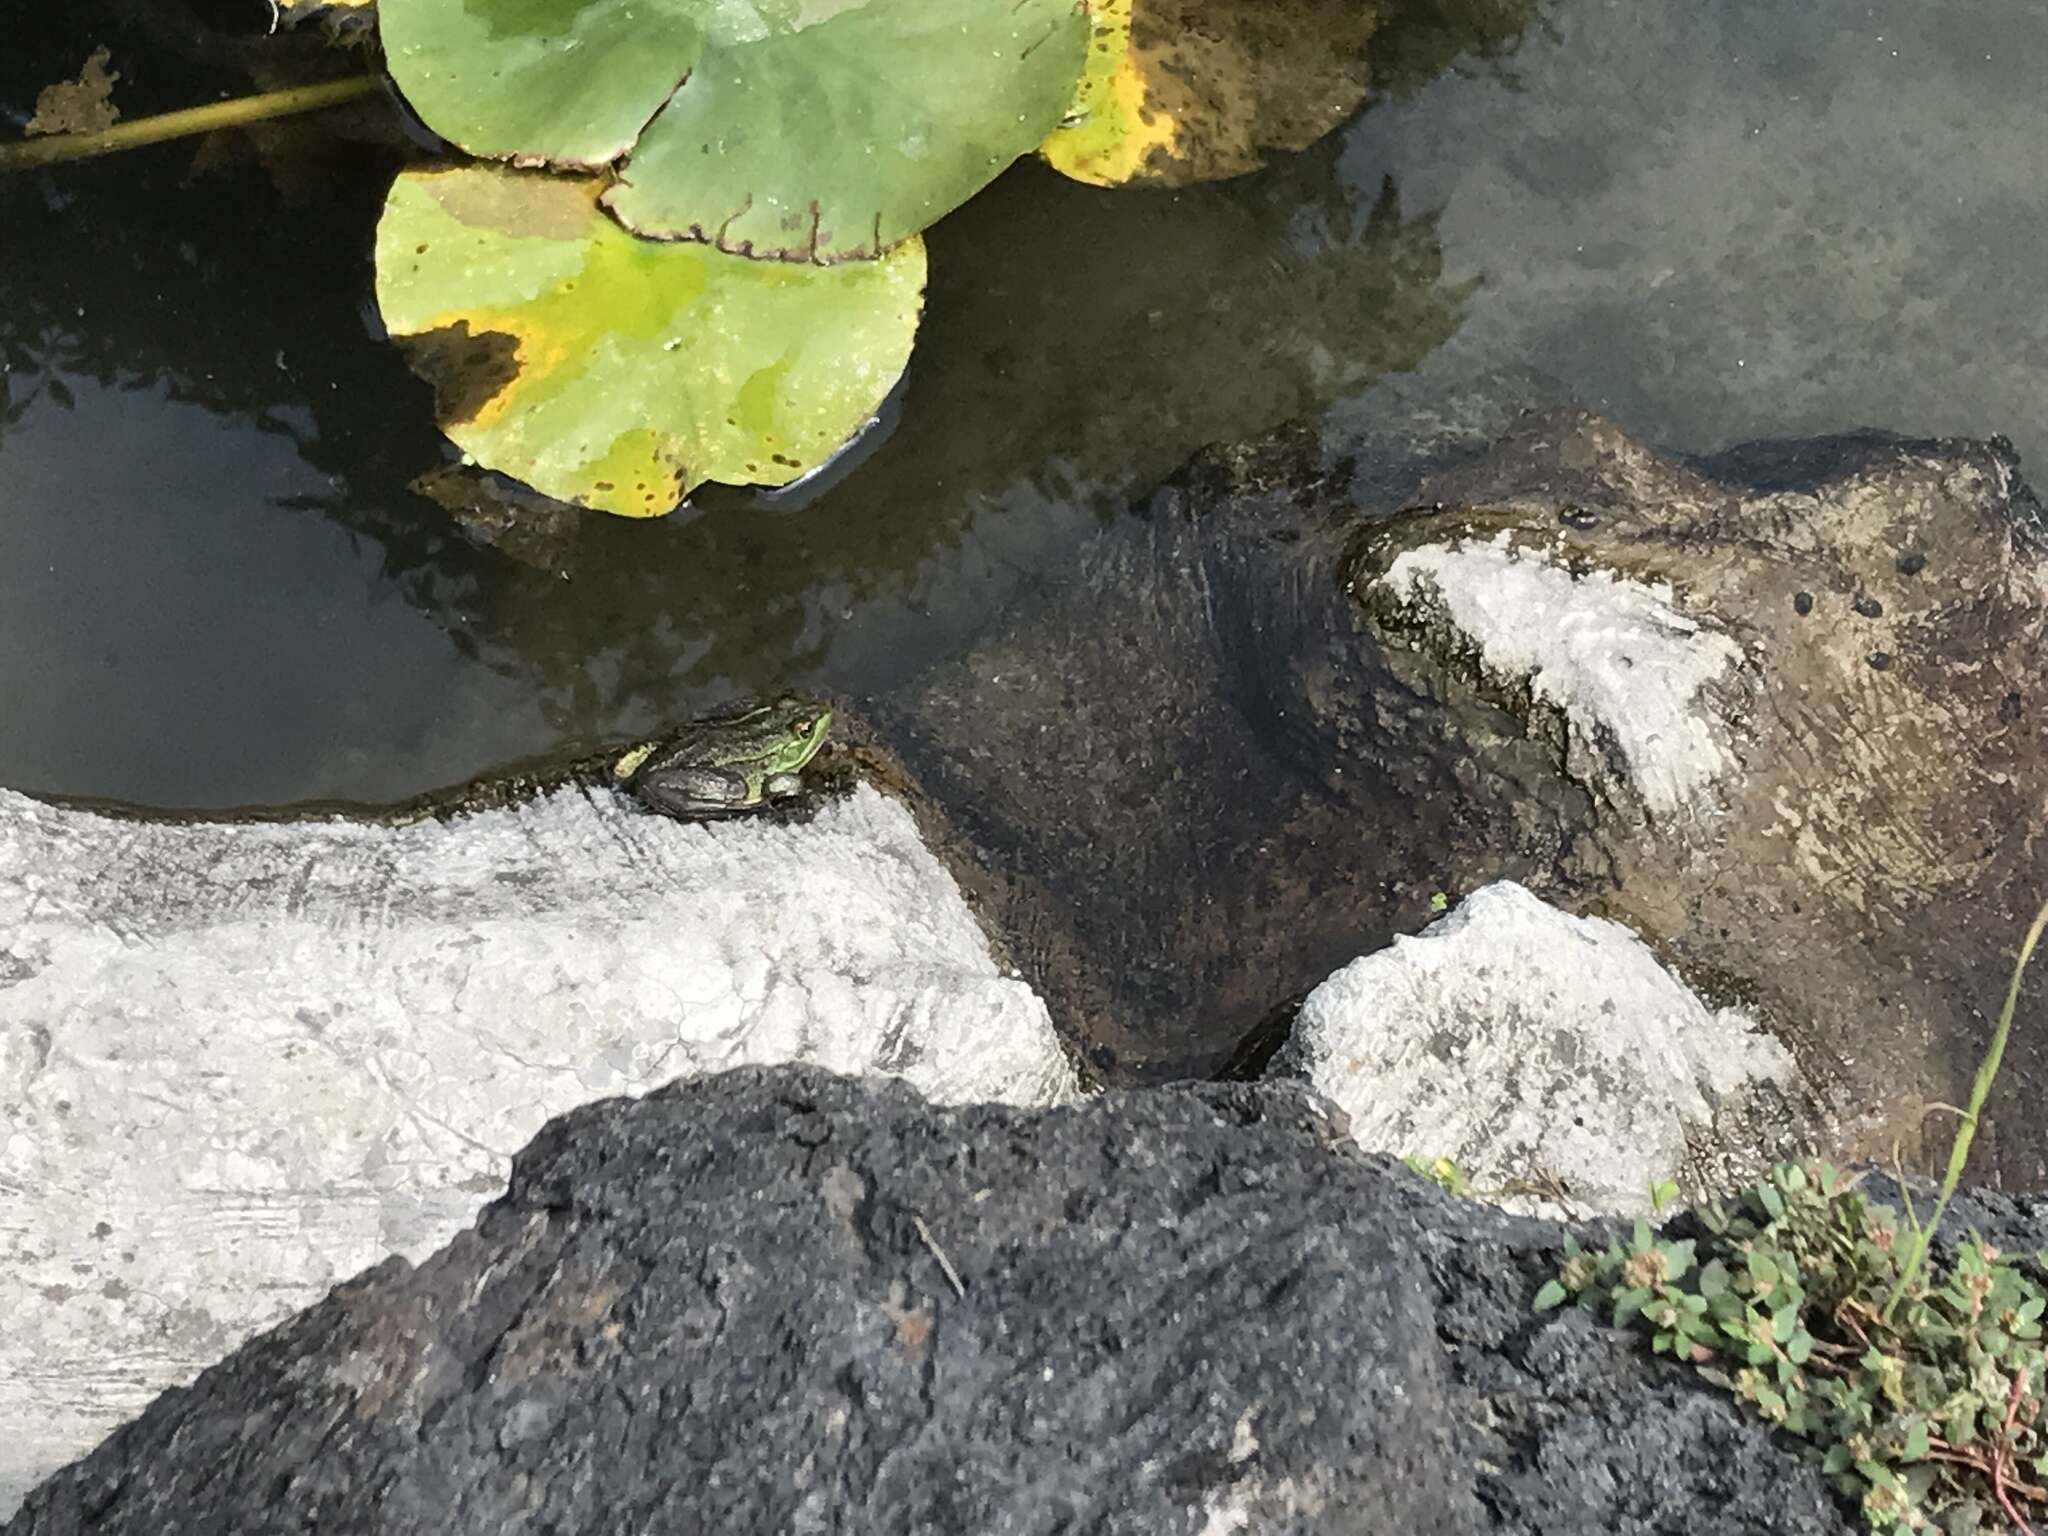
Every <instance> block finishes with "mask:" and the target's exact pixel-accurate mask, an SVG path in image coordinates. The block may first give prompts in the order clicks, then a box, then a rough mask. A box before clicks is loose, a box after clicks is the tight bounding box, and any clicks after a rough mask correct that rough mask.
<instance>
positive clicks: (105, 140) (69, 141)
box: [0, 75, 382, 171]
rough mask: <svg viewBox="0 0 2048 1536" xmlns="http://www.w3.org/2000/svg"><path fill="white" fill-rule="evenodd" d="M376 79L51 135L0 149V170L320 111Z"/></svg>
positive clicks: (363, 91)
mask: <svg viewBox="0 0 2048 1536" xmlns="http://www.w3.org/2000/svg"><path fill="white" fill-rule="evenodd" d="M381 81H382V77H381V76H378V75H355V76H351V77H350V78H349V79H346V80H324V81H322V82H321V83H320V84H318V85H295V86H293V87H292V88H291V89H289V90H284V91H265V92H263V93H262V94H260V95H257V96H237V97H236V98H235V99H234V100H232V101H217V102H214V103H213V104H212V105H211V106H205V107H188V108H186V109H185V110H184V111H182V112H164V113H160V114H159V115H157V116H155V117H138V118H136V119H135V120H134V121H133V122H127V123H116V124H115V125H114V126H113V127H111V128H102V129H100V130H99V131H98V132H95V133H53V134H51V135H49V136H48V137H47V138H40V139H23V140H22V141H21V142H20V143H18V144H0V171H25V170H27V169H29V168H30V167H31V166H37V165H52V164H55V163H56V162H57V161H60V160H84V159H87V158H89V157H91V156H93V155H110V154H113V153H114V152H115V151H116V150H122V149H138V148H140V147H141V146H142V145H144V144H161V143H164V142H165V141H166V140H169V139H183V138H189V137H190V136H191V135H193V134H195V133H211V132H212V131H213V130H214V129H216V128H239V127H241V126H243V125H244V124H246V123H261V122H265V121H267V120H269V119H270V118H273V117H290V116H291V115H292V114H294V113H297V112H317V111H319V110H320V109H321V108H322V107H332V106H338V105H340V104H341V103H342V102H344V101H354V100H355V99H356V98H357V97H358V96H367V95H369V94H370V93H371V92H372V91H374V90H376V89H377V88H378V86H379V84H380V83H381Z"/></svg>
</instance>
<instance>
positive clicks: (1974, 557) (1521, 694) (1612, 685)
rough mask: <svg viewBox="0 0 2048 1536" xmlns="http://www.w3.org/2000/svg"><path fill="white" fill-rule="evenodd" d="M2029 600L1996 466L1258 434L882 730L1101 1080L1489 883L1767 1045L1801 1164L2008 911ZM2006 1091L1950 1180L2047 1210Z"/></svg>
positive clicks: (1175, 1070)
mask: <svg viewBox="0 0 2048 1536" xmlns="http://www.w3.org/2000/svg"><path fill="white" fill-rule="evenodd" d="M2044 597H2048V564H2044V560H2043V555H2042V550H2041V540H2040V524H2039V519H2038V516H2037V512H2036V508H2035V504H2034V501H2033V498H2032V496H2031V494H2030V493H2029V492H2028V491H2027V490H2026V488H2025V486H2024V485H2023V484H2022V483H2021V481H2020V480H2019V478H2018V476H2017V473H2016V471H2015V468H2014V465H2013V462H2012V459H2011V456H2010V453H2009V451H2008V450H2007V449H2005V448H2004V447H2002V446H2001V445H1999V444H1996V443H1992V444H1985V443H1972V442H1962V441H1936V442H1912V441H1906V440H1901V439H1895V438H1889V437H1884V436H1878V435H1868V434H1866V435H1859V436H1854V437H1849V438H1843V439H1836V440H1828V441H1821V442H1815V443H1805V444H1795V445H1762V446H1755V447H1750V448H1745V449H1741V450H1733V451H1731V452H1730V453H1728V454H1725V455H1722V456H1720V457H1718V458H1716V459H1713V460H1710V461H1705V462H1702V463H1697V464H1688V463H1680V462H1678V461H1675V460H1673V459H1670V458H1667V457H1663V456H1660V455H1658V454H1656V453H1655V452H1653V451H1651V450H1650V449H1648V448H1645V447H1643V446H1642V445H1641V444H1638V443H1635V442H1633V441H1632V440H1630V439H1629V438H1628V437H1627V436H1626V435H1624V434H1623V433H1621V432H1620V431H1619V430H1617V429H1616V428H1615V427H1613V426H1611V425H1610V424H1608V423H1606V422H1603V421H1600V420H1598V419H1597V418H1594V417H1591V416H1587V415H1585V414H1583V413H1576V412H1567V413H1561V414H1551V415H1543V416H1531V417H1528V418H1526V419H1525V420H1524V421H1523V423H1522V424H1521V426H1520V427H1519V428H1517V429H1516V430H1515V431H1513V432H1511V433H1510V434H1508V436H1507V437H1506V438H1505V439H1504V440H1502V441H1501V442H1500V443H1499V444H1498V445H1496V446H1493V447H1491V448H1486V449H1481V450H1476V451H1475V450H1469V449H1467V450H1460V449H1459V448H1458V447H1457V446H1456V445H1455V444H1452V443H1441V444H1437V445H1435V446H1434V447H1433V448H1432V450H1431V455H1430V458H1429V460H1428V461H1427V462H1425V463H1423V464H1422V465H1420V466H1419V467H1414V468H1412V471H1411V472H1407V473H1404V472H1402V470H1401V469H1400V468H1399V467H1398V466H1391V465H1389V464H1387V463H1382V462H1377V461H1376V462H1374V463H1372V464H1367V465H1352V464H1348V463H1345V462H1342V461H1340V460H1337V459H1335V458H1334V457H1333V455H1332V454H1331V453H1330V452H1328V451H1326V449H1325V446H1324V445H1322V444H1319V443H1317V442H1315V441H1314V440H1312V439H1310V438H1309V437H1307V436H1306V435H1304V434H1301V433H1292V434H1283V435H1281V436H1279V437H1277V438H1275V439H1273V440H1272V441H1269V442H1266V443H1263V444H1259V445H1256V446H1253V447H1250V448H1239V449H1230V450H1218V451H1216V452H1213V453H1211V454H1209V455H1207V456H1206V457H1205V458H1204V459H1202V460H1201V461H1199V462H1198V463H1196V464H1195V465H1193V466H1191V467H1190V468H1189V469H1188V470H1187V471H1186V472H1185V473H1183V474H1182V475H1180V476H1179V477H1177V478H1176V479H1175V480H1174V481H1173V482H1172V483H1171V484H1169V485H1168V486H1166V487H1165V488H1164V489H1162V490H1161V491H1160V492H1159V493H1158V494H1157V495H1156V496H1154V497H1153V498H1152V499H1151V500H1150V501H1149V502H1148V503H1147V504H1146V505H1145V506H1144V507H1143V508H1142V509H1140V510H1139V512H1138V513H1137V514H1136V515H1134V516H1132V517H1130V518H1127V519H1124V520H1122V521H1120V522H1118V523H1117V524H1115V525H1113V526H1111V527H1109V528H1107V529H1105V530H1104V532H1103V533H1102V534H1101V535H1100V536H1099V537H1098V538H1097V539H1096V540H1095V541H1094V542H1092V543H1091V544H1090V545H1089V546H1088V547H1087V548H1086V549H1085V550H1084V551H1083V552H1082V553H1081V555H1080V557H1079V558H1078V559H1077V561H1076V562H1075V565H1074V568H1073V569H1072V571H1071V572H1069V573H1067V574H1066V576H1065V577H1064V578H1063V579H1062V580H1059V581H1056V582H1052V583H1049V584H1048V585H1047V586H1045V587H1044V588H1043V589H1042V590H1040V591H1037V592H1035V593H1033V594H1031V595H1029V596H1028V597H1027V598H1025V599H1023V600H1021V601H1020V602H1019V603H1018V604H1017V605H1016V606H1015V607H1014V608H1013V609H1012V610H1011V611H1010V612H1009V613H1007V614H1005V615H1003V616H1002V617H1001V618H1000V619H999V620H998V621H996V622H995V623H993V624H992V625H991V626H990V631H989V633H988V635H987V637H986V638H985V639H984V640H983V641H982V642H981V643H980V644H979V645H978V646H977V647H976V648H975V649H974V650H973V651H971V652H970V653H969V654H968V655H967V656H965V657H964V658H963V659H962V660H960V661H959V662H958V663H955V664H951V665H948V666H945V667H942V668H940V669H938V670H936V671H935V672H933V673H932V674H931V675H929V676H928V677H927V678H926V679H925V680H924V682H923V684H922V686H921V688H920V689H919V690H918V691H917V692H916V693H914V694H913V695H912V696H910V697H909V698H907V699H905V700H903V701H900V702H899V703H897V704H894V705H891V706H888V707H887V708H886V710H885V711H884V712H883V718H882V723H883V725H884V728H885V735H886V736H887V739H888V740H889V741H890V743H891V744H892V745H894V746H897V747H898V748H899V749H900V751H901V752H902V754H903V756H904V758H905V760H906V761H907V762H908V764H909V766H910V768H911V770H912V771H913V772H914V773H915V774H916V775H917V777H918V778H919V780H920V782H921V783H922V784H923V785H924V786H925V787H926V789H927V790H928V791H929V792H930V793H931V795H932V796H933V797H934V798H935V799H936V800H937V801H938V803H939V804H941V805H942V806H943V807H944V808H945V810H946V811H947V813H948V814H949V815H950V816H951V818H952V820H953V822H954V825H955V826H956V827H957V828H958V829H959V831H960V833H961V835H962V842H963V845H964V850H963V854H962V856H961V857H960V859H959V861H958V863H957V864H956V869H957V870H958V871H959V873H960V878H961V880H962V883H963V885H964V886H966V887H967V888H968V889H969V891H970V894H971V895H972V896H973V897H974V898H975V899H976V900H977V902H978V903H979V905H980V908H981V910H982V911H983V912H985V913H986V914H988V915H989V917H990V918H991V920H992V923H993V926H994V927H995V928H996V930H997V931H998V932H999V933H1001V934H1003V935H1005V936H1006V937H1007V939H1008V941H1009V942H1010V944H1011V945H1012V948H1013V950H1014V952H1015V953H1016V955H1017V957H1018V961H1019V965H1020V969H1022V970H1023V972H1024V974H1025V975H1026V976H1027V977H1029V978H1030V979H1031V980H1032V981H1033V983H1034V984H1035V985H1036V986H1037V987H1038V988H1039V989H1040V991H1041V992H1042V993H1043V994H1044V995H1045V997H1046V999H1047V1001H1048V1004H1049V1005H1050V1007H1051V1009H1052V1013H1053V1017H1054V1020H1055V1022H1056V1023H1057V1024H1059V1025H1060V1026H1061V1027H1062V1028H1063V1029H1064V1030H1066V1031H1068V1032H1069V1033H1070V1035H1071V1036H1072V1037H1074V1038H1077V1039H1078V1040H1079V1041H1081V1042H1083V1043H1084V1044H1085V1047H1086V1049H1087V1051H1088V1061H1089V1063H1090V1065H1091V1067H1092V1068H1093V1070H1094V1071H1095V1072H1096V1073H1097V1074H1098V1075H1099V1076H1100V1077H1101V1078H1102V1079H1103V1080H1104V1081H1106V1082H1110V1083H1119V1084H1131V1083H1144V1082H1153V1081H1159V1080H1162V1079H1167V1078H1171V1077H1175V1076H1181V1075H1190V1074H1192V1075H1209V1074H1212V1073H1216V1072H1218V1071H1221V1070H1224V1069H1226V1068H1228V1069H1230V1070H1233V1071H1238V1072H1251V1071H1256V1070H1257V1068H1258V1066H1259V1064H1260V1062H1261V1061H1262V1060H1263V1059H1264V1058H1265V1057H1267V1056H1268V1055H1270V1053H1271V1051H1272V1050H1273V1049H1275V1048H1276V1047H1277V1045H1278V1043H1279V1042H1280V1041H1281V1040H1282V1039H1284V1037H1285V1032H1286V1029H1287V1026H1288V1024H1289V1022H1290V1020H1291V1019H1292V1016H1293V1012H1294V1008H1295V1007H1296V1005H1297V1004H1298V1003H1299V1001H1300V1000H1301V999H1302V998H1304V997H1305V996H1307V995H1308V993H1309V992H1310V991H1311V990H1313V989H1314V988H1315V987H1316V986H1317V985H1318V984H1320V983H1321V982H1322V981H1323V980H1324V979H1325V978H1326V977H1328V976H1329V975H1330V974H1331V973H1332V972H1334V971H1336V970H1337V969H1338V968H1339V967H1341V966H1343V965H1345V964H1347V963H1349V962H1350V961H1352V960H1354V959H1356V958H1357V957H1359V956H1360V955H1369V954H1371V953H1372V952H1374V951H1375V950H1378V949H1381V948H1383V947H1384V946H1385V945H1387V944H1388V943H1390V942H1392V940H1393V939H1394V938H1395V937H1397V936H1398V935H1400V934H1403V933H1413V932H1415V931H1417V930H1419V929H1421V928H1422V927H1424V926H1425V925H1426V924H1427V923H1428V922H1429V921H1430V920H1431V917H1432V915H1433V914H1432V912H1431V908H1430V900H1431V896H1432V894H1433V893H1436V892H1446V893H1450V894H1451V895H1453V896H1455V895H1459V894H1462V893H1465V892H1469V891H1473V890H1477V889H1478V888H1480V887H1482V886H1485V885H1487V884H1489V883H1491V882H1494V881H1497V880H1504V879H1505V880H1513V881H1516V882H1518V883H1520V884H1522V885H1524V886H1526V887H1528V888H1529V889H1530V890H1531V891H1533V892H1535V893H1536V894H1537V895H1539V896H1541V897H1542V898H1543V899H1544V900H1546V901H1548V902H1550V903H1551V904H1553V905H1555V906H1557V907H1559V908H1560V909H1562V910H1564V911H1567V912H1570V913H1573V914H1575V915H1584V916H1600V917H1607V918H1612V919H1614V920H1616V921H1618V922H1621V923H1622V924H1624V925H1626V926H1627V927H1628V928H1629V929H1631V930H1632V931H1634V932H1635V933H1636V934H1638V935H1639V936H1640V937H1641V938H1642V939H1643V940H1644V942H1646V943H1647V944H1648V945H1649V946H1650V948H1651V949H1652V951H1653V952H1654V953H1655V954H1656V956H1657V957H1658V959H1659V961H1660V962H1661V963H1663V964H1665V965H1666V966H1668V967H1671V968H1672V969H1673V970H1674V971H1675V973H1676V974H1677V975H1678V976H1679V977H1680V978H1681V979H1682V980H1683V981H1684V983H1685V984H1686V985H1687V986H1689V987H1691V988H1692V989H1693V990H1694V991H1696V992H1697V993H1699V994H1700V995H1701V996H1702V997H1705V998H1707V999H1708V1000H1709V1001H1710V1002H1711V1003H1712V1005H1713V1006H1714V1007H1716V1008H1719V1007H1728V1006H1738V1007H1739V1008H1740V1009H1741V1011H1742V1012H1743V1013H1744V1014H1745V1015H1747V1016H1748V1017H1751V1018H1753V1019H1755V1020H1756V1021H1757V1022H1759V1023H1760V1024H1761V1025H1763V1026H1764V1027H1765V1028H1767V1029H1769V1030H1770V1031H1771V1032H1772V1033H1773V1034H1775V1035H1776V1036H1777V1037H1778V1039H1779V1040H1780V1041H1781V1042H1782V1043H1783V1044H1784V1045H1785V1046H1786V1047H1787V1049H1789V1050H1790V1051H1791V1053H1792V1054H1793V1056H1794V1058H1795V1059H1796V1061H1797V1063H1798V1067H1799V1072H1800V1076H1801V1078H1802V1079H1803V1080H1804V1084H1805V1087H1802V1088H1801V1089H1800V1090H1799V1091H1798V1092H1797V1093H1795V1094H1793V1095H1792V1098H1793V1099H1795V1100H1798V1099H1803V1098H1805V1097H1807V1096H1808V1095H1809V1093H1811V1094H1817V1095H1820V1096H1822V1097H1824V1098H1825V1099H1826V1101H1827V1102H1828V1104H1829V1105H1830V1106H1831V1107H1832V1108H1833V1109H1834V1110H1835V1111H1836V1112H1838V1113H1839V1114H1840V1115H1842V1116H1843V1117H1844V1119H1845V1122H1846V1124H1847V1129H1846V1131H1845V1132H1844V1134H1843V1135H1842V1136H1841V1137H1839V1138H1837V1139H1836V1140H1835V1142H1834V1145H1833V1147H1832V1150H1834V1151H1836V1152H1838V1153H1842V1154H1844V1155H1854V1154H1857V1153H1870V1154H1881V1155H1883V1156H1884V1157H1886V1158H1889V1157H1890V1155H1891V1152H1892V1147H1893V1143H1894V1141H1895V1140H1897V1141H1899V1142H1900V1143H1901V1145H1902V1147H1903V1150H1904V1151H1905V1153H1906V1155H1907V1157H1908V1158H1909V1159H1913V1158H1918V1157H1921V1156H1922V1155H1923V1153H1924V1152H1925V1151H1926V1150H1927V1149H1925V1148H1923V1146H1922V1145H1921V1141H1920V1130H1921V1126H1922V1123H1923V1120H1924V1119H1925V1118H1926V1114H1927V1111H1928V1109H1929V1107H1930V1106H1932V1105H1937V1104H1942V1103H1954V1102H1957V1101H1958V1100H1959V1099H1960V1098H1961V1097H1962V1096H1963V1095H1964V1094H1965V1093H1966V1092H1967V1084H1968V1081H1969V1078H1970V1075H1971V1073H1972V1071H1973V1070H1974V1067H1975V1064H1976V1061H1977V1059H1978V1057H1979V1055H1980V1053H1981V1051H1982V1049H1983V1045H1984V1036H1985V1034H1986V1032H1987V1031H1986V1025H1985V1014H1986V1013H1987V1011H1988V1010H1989V1009H1990V1008H1991V1007H1993V1006H1995V1003H1996V1000H1997V998H1998V997H1999V996H2000V995H2001V994H2002V992H2003V990H2004V986H2005V982H2006V978H2007V967H2008V965H2009V963H2010V960H2009V957H2010V953H2011V949H2012V946H2013V945H2014V943H2015V942H2016V940H2017V938H2018V936H2019V934H2020V932H2021V931H2022V930H2023V929H2024V926H2025V923H2026V920H2027V918H2028V916H2029V915H2030V914H2031V912H2032V910H2033V908H2034V906H2035V905H2036V903H2037V901H2038V899H2039V898H2040V897H2041V896H2042V895H2044V894H2048V858H2044V857H2043V856H2042V854H2041V853H2040V851H2039V848H2038V843H2037V840H2036V839H2034V838H2032V837H2031V836H2030V835H2029V834H2028V832H2027V829H2028V828H2029V827H2031V826H2032V824H2033V822H2034V821H2035V820H2037V819H2038V816H2039V808H2040V806H2041V805H2042V804H2043V803H2048V751H2044V747H2048V741H2044V738H2043V729H2044V723H2048V715H2044V710H2043V707H2042V697H2041V688H2042V684H2041V679H2042V677H2043V676H2044V675H2048V653H2044V648H2043V644H2042V637H2043V623H2044V614H2048V604H2044ZM2006 1072H2007V1078H2006V1081H2004V1082H2003V1083H2002V1084H2001V1086H2000V1089H1999V1093H1998V1095H1997V1096H1996V1097H1995V1099H1994V1101H1993V1107H1992V1114H1991V1119H1990V1122H1989V1124H1990V1125H1991V1127H1992V1129H1991V1131H1990V1134H1989V1136H1988V1137H1987V1138H1985V1139H1982V1140H1980V1142H1979V1147H1980V1151H1981V1155H1982V1158H1983V1161H1982V1162H1981V1164H1980V1166H1981V1167H1983V1168H1985V1169H1986V1170H1987V1171H1989V1172H1993V1173H1995V1175H1996V1176H1997V1177H1999V1178H2002V1179H2004V1180H2007V1181H2009V1182H2010V1183H2012V1184H2014V1185H2016V1186H2019V1187H2035V1186H2038V1185H2040V1184H2043V1183H2048V1121H2043V1120H2041V1119H2040V1117H2038V1116H2035V1115H2032V1114H2030V1113H2009V1112H2007V1110H2006V1106H2011V1105H2028V1104H2031V1103H2032V1102H2035V1101H2037V1100H2038V1099H2039V1097H2040V1096H2041V1094H2042V1093H2043V1092H2044V1091H2048V1037H2044V1036H2042V1035H2041V1034H2040V1033H2039V1032H2038V1031H2022V1032H2021V1034H2020V1035H2018V1036H2016V1038H2015V1040H2014V1043H2013V1047H2012V1050H2011V1052H2010V1053H2009V1055H2008V1057H2007V1067H2006ZM1947 1124H1948V1122H1947V1120H1945V1119H1943V1120H1939V1121H1937V1122H1935V1123H1934V1124H1933V1125H1932V1126H1931V1128H1930V1129H1931V1131H1932V1134H1933V1138H1934V1140H1935V1142H1936V1144H1937V1145H1945V1141H1944V1140H1943V1137H1944V1136H1945V1133H1946V1129H1947ZM1417 1134H1418V1136H1419V1137H1422V1136H1427V1135H1429V1134H1431V1132H1430V1131H1428V1130H1427V1129H1423V1130H1419V1131H1418V1133H1417ZM1756 1150H1761V1149H1756ZM1665 1171H1666V1172H1669V1171H1670V1170H1665Z"/></svg>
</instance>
